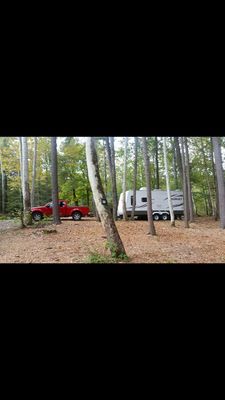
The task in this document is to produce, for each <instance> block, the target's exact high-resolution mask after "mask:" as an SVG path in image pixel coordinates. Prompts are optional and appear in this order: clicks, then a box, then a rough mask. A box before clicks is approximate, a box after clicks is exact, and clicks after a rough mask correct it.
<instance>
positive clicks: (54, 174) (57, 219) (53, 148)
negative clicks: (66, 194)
mask: <svg viewBox="0 0 225 400" xmlns="http://www.w3.org/2000/svg"><path fill="white" fill-rule="evenodd" d="M51 170H52V206H53V210H52V211H53V222H54V224H56V225H59V224H61V220H60V216H59V197H58V196H59V195H58V192H59V190H58V166H57V138H56V136H52V137H51Z"/></svg>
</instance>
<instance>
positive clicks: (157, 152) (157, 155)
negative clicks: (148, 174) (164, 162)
mask: <svg viewBox="0 0 225 400" xmlns="http://www.w3.org/2000/svg"><path fill="white" fill-rule="evenodd" d="M155 166H156V170H155V180H156V184H155V188H156V189H159V146H158V138H157V136H155Z"/></svg>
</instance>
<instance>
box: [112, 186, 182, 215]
mask: <svg viewBox="0 0 225 400" xmlns="http://www.w3.org/2000/svg"><path fill="white" fill-rule="evenodd" d="M171 198H172V204H173V210H174V215H175V218H182V216H183V215H184V199H183V192H181V191H179V190H171ZM132 205H133V190H128V191H127V192H126V210H127V216H128V217H129V216H131V212H132ZM152 210H153V219H154V220H155V221H158V220H159V219H163V220H164V221H166V220H168V219H170V212H169V203H168V195H167V191H166V190H160V189H155V190H152ZM134 215H135V216H136V217H139V216H144V215H146V216H147V190H146V188H141V189H140V190H137V192H136V207H135V213H134ZM117 216H118V217H119V218H122V217H123V193H121V195H120V199H119V204H118V211H117Z"/></svg>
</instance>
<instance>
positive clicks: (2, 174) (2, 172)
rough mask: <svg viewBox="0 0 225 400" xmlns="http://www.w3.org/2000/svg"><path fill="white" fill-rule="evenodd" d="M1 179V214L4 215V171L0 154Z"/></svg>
mask: <svg viewBox="0 0 225 400" xmlns="http://www.w3.org/2000/svg"><path fill="white" fill-rule="evenodd" d="M0 163H1V177H2V214H5V171H4V169H3V162H2V154H1V153H0Z"/></svg>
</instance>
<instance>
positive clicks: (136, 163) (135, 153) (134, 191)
mask: <svg viewBox="0 0 225 400" xmlns="http://www.w3.org/2000/svg"><path fill="white" fill-rule="evenodd" d="M137 153H138V137H137V136H135V137H134V182H133V205H132V212H131V219H132V220H134V214H135V208H136V192H137V167H138V159H137Z"/></svg>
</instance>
